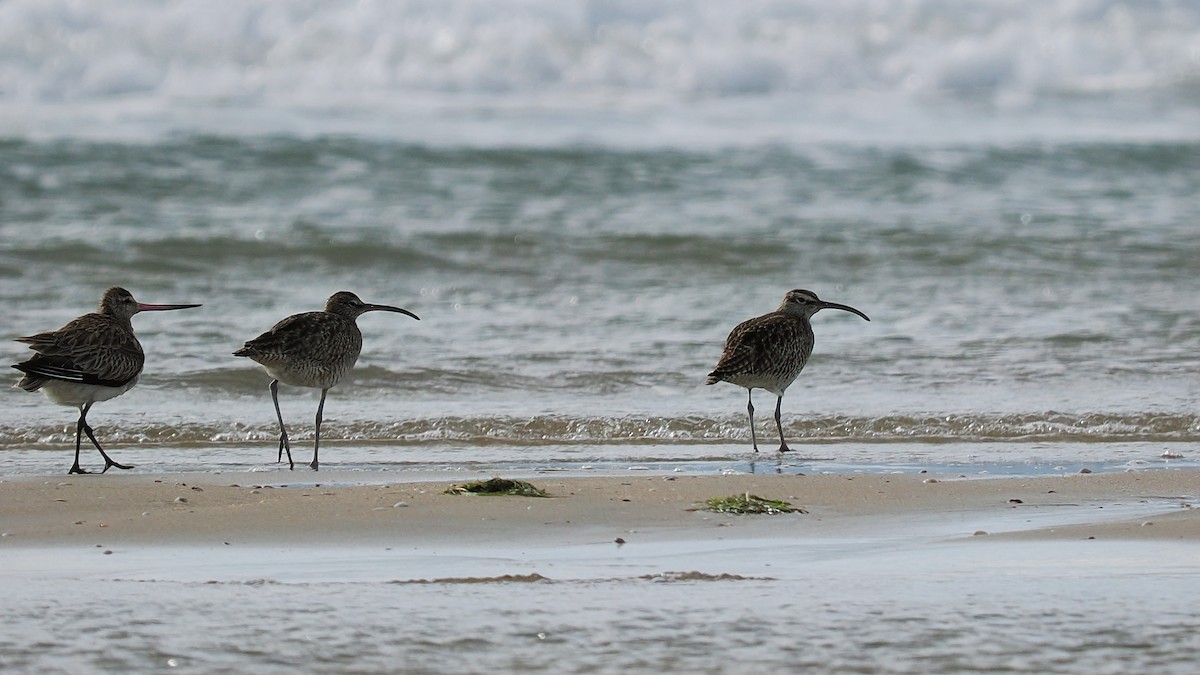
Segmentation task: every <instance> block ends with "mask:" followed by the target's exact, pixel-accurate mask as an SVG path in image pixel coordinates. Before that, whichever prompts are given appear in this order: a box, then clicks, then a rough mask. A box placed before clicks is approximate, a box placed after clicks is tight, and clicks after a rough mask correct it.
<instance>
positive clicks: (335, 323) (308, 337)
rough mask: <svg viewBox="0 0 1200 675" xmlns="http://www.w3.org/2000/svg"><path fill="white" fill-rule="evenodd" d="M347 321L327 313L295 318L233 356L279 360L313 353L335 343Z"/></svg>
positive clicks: (307, 313) (279, 324)
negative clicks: (330, 343)
mask: <svg viewBox="0 0 1200 675" xmlns="http://www.w3.org/2000/svg"><path fill="white" fill-rule="evenodd" d="M344 322H345V319H342V318H341V317H339V316H335V315H333V314H329V313H328V312H305V313H303V314H293V315H292V316H289V317H287V318H286V319H284V320H282V321H280V322H279V323H277V324H275V325H274V326H273V327H272V328H271V330H269V331H267V332H265V333H263V334H262V335H259V336H258V337H256V338H254V339H253V340H249V341H247V342H246V344H245V346H243V347H242V348H241V349H239V350H237V351H236V352H234V356H248V357H250V358H251V359H254V360H256V361H258V360H260V359H279V358H285V357H289V356H293V355H295V354H304V353H308V352H310V351H312V347H313V346H314V345H323V344H327V343H329V342H332V341H333V340H334V339H336V336H337V335H339V334H340V333H342V332H343V331H342V324H343V323H344Z"/></svg>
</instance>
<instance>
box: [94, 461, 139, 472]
mask: <svg viewBox="0 0 1200 675" xmlns="http://www.w3.org/2000/svg"><path fill="white" fill-rule="evenodd" d="M114 466H115V467H117V468H118V469H121V470H123V471H128V470H130V469H132V468H133V465H132V464H121V463H120V462H114V461H112V460H111V459H110V460H108V461H107V462H105V463H104V470H103V471H101V472H100V473H108V470H109V469H111V468H112V467H114Z"/></svg>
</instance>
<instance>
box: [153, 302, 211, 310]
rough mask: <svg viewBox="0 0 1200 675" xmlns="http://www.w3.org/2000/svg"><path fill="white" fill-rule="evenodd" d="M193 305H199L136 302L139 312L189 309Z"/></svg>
mask: <svg viewBox="0 0 1200 675" xmlns="http://www.w3.org/2000/svg"><path fill="white" fill-rule="evenodd" d="M193 307H200V305H151V304H148V303H145V302H139V303H138V304H137V309H138V311H139V312H165V311H167V310H171V309H191V308H193Z"/></svg>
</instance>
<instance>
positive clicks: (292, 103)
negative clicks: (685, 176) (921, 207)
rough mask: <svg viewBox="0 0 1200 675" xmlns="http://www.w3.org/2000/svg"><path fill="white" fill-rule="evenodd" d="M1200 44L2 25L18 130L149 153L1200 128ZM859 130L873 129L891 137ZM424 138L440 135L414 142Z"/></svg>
mask: <svg viewBox="0 0 1200 675" xmlns="http://www.w3.org/2000/svg"><path fill="white" fill-rule="evenodd" d="M1198 27H1200V7H1197V6H1196V5H1195V4H1194V3H1189V2H1184V1H1181V0H1159V1H1157V2H1143V3H1131V2H1117V1H1112V0H1110V1H1104V0H1100V1H1097V2H1078V3H1067V4H1063V3H1045V2H1038V1H1037V0H1023V1H1021V2H990V3H971V4H969V5H961V4H958V3H948V2H945V1H944V0H916V1H914V2H903V3H896V2H874V1H872V0H848V1H845V2H835V1H832V0H800V1H796V2H771V1H769V0H756V1H750V2H739V3H728V2H722V1H721V0H701V1H699V2H677V1H667V2H652V3H634V2H626V1H623V0H609V1H602V2H583V1H582V0H577V1H576V2H557V1H555V0H533V1H529V2H522V3H515V4H514V3H504V4H502V5H498V4H495V3H491V2H487V1H486V0H449V1H446V2H404V3H362V2H360V3H332V4H330V3H311V2H300V1H298V0H293V1H292V2H265V1H263V0H258V1H247V2H240V3H230V4H225V3H221V4H212V3H207V2H200V1H198V0H193V1H187V0H184V1H182V2H174V3H166V4H164V3H159V2H151V1H148V0H145V1H142V2H129V3H125V4H124V5H123V11H121V12H112V11H108V10H107V8H105V7H102V6H99V5H95V6H93V5H90V4H86V3H85V4H79V3H74V2H70V1H69V0H14V1H10V2H5V3H2V4H0V44H4V45H5V46H6V47H5V49H4V51H3V53H2V54H0V59H2V61H0V66H4V67H0V100H4V101H5V102H6V103H8V104H9V106H8V111H7V112H6V116H10V117H11V118H13V119H11V121H12V122H13V123H11V124H8V125H6V126H7V127H8V128H14V129H22V128H39V127H40V126H41V125H42V124H43V123H44V122H45V121H46V118H47V117H53V116H54V115H48V114H47V113H48V110H50V109H56V110H58V111H59V112H60V113H61V114H69V113H70V112H71V111H72V110H75V111H79V110H86V109H88V108H89V107H90V106H95V107H97V108H99V109H100V110H102V111H107V112H109V113H111V112H112V111H113V110H114V108H115V109H116V110H118V111H126V114H107V115H104V118H105V119H109V120H119V119H127V120H129V126H128V128H127V129H125V131H127V132H129V133H134V134H146V133H155V132H159V133H161V132H164V131H166V132H170V131H177V130H180V129H195V128H198V127H199V128H222V127H228V126H230V125H231V124H232V125H236V126H238V127H239V130H240V131H246V132H251V133H253V132H256V131H263V130H272V129H273V130H276V131H278V130H279V129H280V128H290V129H308V128H311V125H313V124H316V126H318V127H321V126H322V122H320V121H315V120H319V119H320V118H322V117H324V118H326V123H325V125H324V126H325V128H333V129H336V130H354V131H357V132H358V133H362V132H363V130H365V129H370V130H371V131H372V132H376V133H389V132H390V133H393V134H395V133H404V132H405V131H408V132H409V133H412V134H414V135H416V136H419V137H424V138H431V137H432V138H436V137H441V138H443V139H444V140H448V141H450V142H454V140H459V141H461V140H462V136H461V134H462V133H463V132H466V133H471V132H472V130H474V129H475V128H476V127H478V126H487V125H486V124H484V125H480V124H478V122H486V121H487V120H488V119H494V118H495V117H496V116H498V117H501V118H508V117H511V116H514V115H515V116H518V117H521V118H522V119H524V120H525V121H527V122H528V123H529V126H528V127H527V128H525V129H523V130H522V133H521V136H522V137H523V138H527V139H536V138H545V137H548V136H554V135H556V134H557V133H560V132H561V133H562V134H566V135H567V136H568V137H569V138H573V139H576V140H578V139H580V138H587V132H583V131H581V127H580V125H581V124H585V123H587V122H591V123H592V124H590V125H586V126H584V127H583V128H591V129H598V128H599V127H601V126H603V125H610V131H612V132H613V133H614V134H618V135H619V134H622V133H629V132H631V131H632V130H633V129H637V128H643V129H646V128H649V129H654V130H656V131H657V130H658V129H659V125H656V124H641V123H640V122H642V121H643V120H642V119H641V118H640V117H639V116H640V115H641V114H642V113H644V112H645V111H651V112H652V113H654V112H658V111H661V110H664V109H666V110H674V111H677V112H679V113H680V117H681V120H682V121H683V122H684V123H683V125H682V126H685V127H686V126H688V124H690V123H694V122H696V119H695V118H694V117H693V116H691V115H689V113H690V112H691V111H693V110H695V109H697V108H701V107H703V106H704V105H706V104H711V105H712V106H713V112H714V117H713V118H712V119H709V120H707V121H705V122H704V123H702V124H701V125H699V127H697V128H693V129H692V130H691V135H692V136H694V137H702V136H704V135H705V132H706V131H716V130H718V129H720V128H722V127H724V128H726V129H728V128H729V127H730V126H731V125H729V124H721V123H720V122H721V120H722V119H727V117H726V116H727V114H728V112H729V110H731V109H733V110H738V109H737V108H736V105H735V106H732V107H731V106H729V105H728V104H729V102H735V103H738V102H743V101H746V100H758V99H771V98H773V97H777V96H792V97H799V98H800V101H799V102H800V103H802V105H799V106H793V105H788V106H784V107H785V108H786V109H787V113H786V114H785V115H786V116H785V117H780V116H779V114H778V113H776V114H775V115H774V116H772V117H771V118H770V119H767V120H762V121H764V122H767V123H768V124H767V126H769V127H770V130H769V131H768V135H770V134H772V133H776V132H778V131H780V130H784V129H787V128H788V126H789V122H790V121H791V120H792V117H793V116H794V114H795V112H794V111H795V109H796V108H803V109H804V110H805V111H806V114H812V113H813V112H814V111H815V112H816V113H817V114H818V115H823V116H824V117H826V118H827V119H826V121H827V122H833V123H834V125H836V122H837V121H845V120H846V117H845V113H846V112H847V110H846V109H845V108H843V107H841V106H839V105H838V104H837V103H831V102H830V98H831V97H834V98H836V97H837V96H838V95H845V94H851V95H858V94H861V95H864V96H868V97H870V98H869V101H870V102H871V103H872V104H871V105H869V106H868V107H869V108H871V109H872V110H873V111H880V110H884V111H887V113H888V115H893V114H896V113H897V112H898V111H899V110H900V109H901V108H903V107H905V106H908V105H916V106H920V105H923V104H925V103H927V102H928V101H929V100H930V99H934V100H940V99H946V98H950V99H964V100H967V101H970V102H982V103H984V104H986V105H988V106H992V107H995V108H998V109H1001V110H1013V109H1033V108H1036V107H1037V106H1038V104H1039V103H1041V102H1044V101H1045V100H1046V99H1047V98H1049V99H1055V98H1057V99H1070V98H1086V97H1093V98H1100V97H1105V96H1120V95H1123V94H1127V93H1133V94H1135V95H1136V97H1137V98H1147V97H1162V98H1166V99H1168V100H1171V101H1174V102H1175V103H1177V104H1178V105H1182V106H1189V107H1190V106H1193V105H1194V103H1193V101H1194V97H1192V95H1191V93H1190V92H1191V91H1192V90H1193V89H1194V87H1195V83H1196V82H1197V80H1200V75H1198V74H1197V73H1198V69H1197V67H1196V60H1195V54H1194V42H1195V34H1196V31H1197V28H1198ZM814 96H818V97H824V100H822V101H816V102H814V101H813V100H812V97H814ZM858 103H861V101H858ZM13 104H18V105H13ZM849 107H850V109H855V108H859V107H860V106H855V105H852V106H849ZM589 110H614V111H616V112H618V113H620V114H619V115H603V114H596V113H594V112H591V113H589V112H588V111H589ZM447 111H457V112H459V113H461V114H460V115H447V114H446V112H447ZM547 111H558V112H568V113H571V114H572V116H571V120H570V123H569V124H568V125H566V126H567V127H569V128H567V129H559V130H556V129H555V127H556V125H557V124H558V123H559V122H560V121H561V120H560V119H559V118H558V117H556V116H555V115H552V114H551V115H547V114H546V113H547ZM96 112H97V110H96V109H95V108H93V109H92V110H90V113H91V114H90V117H88V118H86V119H90V120H92V121H93V122H94V121H95V120H96V119H98V118H99V116H98V115H97V114H95V113H96ZM859 112H861V113H862V114H860V115H858V120H857V121H858V122H861V123H862V124H861V126H860V128H861V129H868V128H870V127H871V126H872V124H871V123H872V122H878V121H879V119H880V118H879V117H876V116H875V115H874V114H873V113H871V112H864V111H861V110H860V111H859ZM480 113H482V114H480ZM411 115H416V116H417V117H416V118H414V117H411ZM626 116H628V117H626ZM330 118H333V119H337V120H340V121H339V122H336V123H333V124H332V125H330V124H328V119H330ZM454 118H459V119H460V120H461V119H463V118H469V119H468V123H467V124H465V125H460V126H454V121H455V119H454ZM415 119H419V120H420V121H422V122H424V123H425V124H424V126H423V127H422V128H420V129H419V130H414V129H413V128H412V125H410V124H406V123H397V122H398V120H400V121H402V122H411V121H415ZM1130 119H1134V117H1130ZM71 121H75V118H72V120H71ZM439 123H450V126H444V125H441V124H439ZM934 124H936V122H935V123H934ZM875 126H878V125H875ZM951 126H952V125H951ZM41 128H45V127H41ZM99 128H101V127H97V126H96V125H95V124H91V125H86V128H85V127H84V126H75V127H71V126H68V124H67V122H64V123H63V125H62V126H61V127H59V130H60V131H62V132H63V133H65V134H66V135H77V134H80V133H87V132H88V131H95V130H97V129H99ZM439 129H440V131H439ZM506 131H508V132H511V131H512V129H511V128H509V129H505V128H504V127H503V125H501V126H498V127H495V128H493V129H492V132H491V133H493V134H494V136H493V138H494V139H500V138H504V134H505V132H506ZM740 131H741V132H742V133H745V131H746V129H742V130H740ZM909 131H910V132H911V128H910V129H909ZM696 132H698V133H696ZM634 133H635V134H636V132H634ZM456 134H459V135H458V137H457V139H456ZM805 135H807V134H805ZM641 136H643V137H644V136H645V134H644V132H643V133H642V134H641ZM657 137H659V138H661V137H662V136H661V134H657Z"/></svg>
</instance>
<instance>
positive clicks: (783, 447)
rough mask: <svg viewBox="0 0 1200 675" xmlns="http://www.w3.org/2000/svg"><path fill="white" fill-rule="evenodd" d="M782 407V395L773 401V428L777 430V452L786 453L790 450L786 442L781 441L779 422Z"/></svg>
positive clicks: (781, 425) (781, 433) (781, 427)
mask: <svg viewBox="0 0 1200 675" xmlns="http://www.w3.org/2000/svg"><path fill="white" fill-rule="evenodd" d="M782 407H783V395H780V396H779V399H778V400H777V401H775V428H776V429H778V430H779V451H780V452H787V451H788V450H791V448H789V447H788V444H787V441H785V440H783V423H782V422H780V421H779V409H780V408H782Z"/></svg>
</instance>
